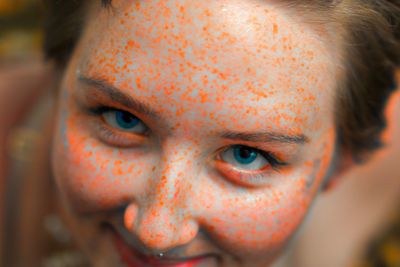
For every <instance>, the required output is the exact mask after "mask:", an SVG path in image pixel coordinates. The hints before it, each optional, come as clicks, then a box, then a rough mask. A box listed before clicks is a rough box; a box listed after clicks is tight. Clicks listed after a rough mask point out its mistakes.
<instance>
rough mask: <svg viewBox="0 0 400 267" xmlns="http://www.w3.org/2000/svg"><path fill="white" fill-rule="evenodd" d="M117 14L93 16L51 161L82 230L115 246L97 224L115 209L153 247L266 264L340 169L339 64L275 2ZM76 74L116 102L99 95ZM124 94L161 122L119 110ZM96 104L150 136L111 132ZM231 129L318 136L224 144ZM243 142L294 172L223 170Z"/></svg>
mask: <svg viewBox="0 0 400 267" xmlns="http://www.w3.org/2000/svg"><path fill="white" fill-rule="evenodd" d="M113 9H114V10H115V11H116V12H106V11H100V12H99V13H95V12H94V13H95V14H93V15H92V17H91V18H90V19H88V23H87V28H86V29H85V31H84V32H85V34H84V35H83V36H82V40H81V42H80V43H79V46H78V47H77V48H76V50H75V51H74V54H73V57H72V61H71V62H70V64H69V67H68V70H67V72H66V74H65V77H64V82H63V88H62V90H63V91H62V92H66V93H67V94H65V95H68V96H65V95H64V94H61V99H60V114H64V115H60V119H59V124H60V127H59V128H60V129H64V130H63V131H64V133H62V132H63V131H61V130H60V132H58V133H57V135H56V136H57V139H56V141H55V146H54V158H53V164H54V170H55V174H56V178H57V184H58V186H59V188H60V192H61V193H62V195H63V197H64V198H65V200H66V203H68V204H69V206H70V208H71V210H78V211H79V214H85V216H86V217H85V219H83V218H82V217H80V216H78V215H76V216H75V215H74V216H75V217H74V222H75V223H76V225H77V227H76V229H77V230H76V233H75V234H76V235H78V236H80V237H81V238H84V239H85V240H87V241H93V240H96V242H94V243H97V240H99V243H101V244H106V243H107V240H106V238H105V237H103V236H102V235H101V234H100V233H99V232H96V230H95V229H98V228H97V225H98V224H100V223H99V220H100V219H98V218H97V217H95V216H94V217H91V214H94V213H96V214H104V218H105V219H104V220H111V221H112V222H113V223H118V222H121V221H123V224H124V226H121V227H125V228H126V232H128V233H129V235H133V236H134V237H135V238H137V239H138V240H139V241H140V242H141V243H142V244H144V245H145V246H146V247H147V248H148V249H150V250H153V251H154V250H162V251H168V250H169V249H174V248H176V247H181V248H183V250H184V251H192V252H193V255H197V253H202V252H215V253H218V254H220V255H221V257H222V258H223V259H224V260H223V261H222V262H224V263H225V264H226V265H225V266H223V267H226V266H229V267H236V266H237V265H235V264H236V263H235V261H234V260H233V259H234V258H239V259H240V260H241V262H242V263H243V266H251V267H255V266H257V267H258V266H266V265H267V264H269V263H270V261H271V260H272V259H273V258H275V256H276V254H277V253H278V252H279V251H280V250H281V249H282V248H283V247H284V246H285V244H286V243H287V242H288V240H290V237H291V236H292V234H293V232H294V231H296V229H297V227H298V225H299V224H300V223H301V221H302V220H303V218H304V216H305V215H306V213H307V210H308V208H309V206H310V204H311V203H312V200H313V198H314V197H315V194H316V192H317V191H318V188H319V186H320V185H321V182H322V180H323V178H324V177H325V174H326V171H327V169H328V166H329V163H330V162H331V159H332V154H333V153H332V151H333V147H334V140H335V136H334V132H333V131H334V130H333V129H334V112H333V103H334V97H333V96H334V92H335V88H336V77H337V76H336V75H332V73H335V72H336V71H337V70H336V65H337V62H335V59H337V58H340V57H338V56H336V55H335V54H334V52H332V51H333V50H332V49H329V47H327V46H326V44H325V43H323V42H322V41H321V39H323V38H321V36H315V35H314V32H313V31H312V30H311V29H309V28H308V26H306V25H303V24H301V23H300V22H298V21H297V20H296V19H295V18H292V17H288V16H287V15H285V14H286V13H285V12H282V10H279V9H277V8H275V7H272V6H270V5H269V4H268V3H263V4H261V3H257V4H256V3H255V2H253V1H244V0H243V1H242V0H237V1H236V0H235V1H225V0H223V1H213V0H205V1H180V0H179V1H173V0H167V1H156V0H149V1H140V3H139V1H122V0H115V1H113ZM271 25H272V30H271ZM299 33H301V34H299ZM77 71H79V73H80V74H81V75H84V76H85V77H89V78H97V79H101V80H102V81H104V82H105V83H107V84H108V85H110V86H112V87H114V88H118V90H119V92H118V94H114V95H112V96H103V97H100V98H97V97H95V96H94V95H97V93H95V94H94V95H93V94H89V93H88V92H89V91H88V89H87V86H86V85H83V84H82V82H81V81H79V80H78V79H77V76H76V73H77ZM91 92H93V90H92V91H91ZM120 95H126V96H127V98H132V99H134V100H136V101H139V102H142V103H145V104H146V105H147V106H149V107H151V109H152V110H153V111H155V112H156V113H157V116H156V117H159V118H153V117H152V116H149V115H148V114H141V113H140V112H139V111H138V110H135V108H134V107H129V106H126V104H125V103H120V102H118V98H119V97H118V96H120ZM76 99H84V101H83V103H80V104H79V105H78V104H77V103H76ZM99 99H100V100H99ZM122 102H123V101H122ZM97 105H98V106H107V107H108V106H109V107H110V108H114V109H115V108H117V109H123V110H125V111H126V112H130V113H132V114H133V115H135V116H137V117H138V118H140V119H141V120H142V121H143V123H144V124H145V125H146V126H147V127H148V129H149V131H148V132H149V133H148V134H147V135H146V136H141V137H139V136H137V135H135V133H128V132H126V133H124V134H121V133H120V132H121V129H119V130H118V131H116V130H115V132H114V131H113V128H112V127H111V126H110V125H108V126H107V129H109V130H110V131H111V132H113V134H110V133H106V134H104V133H103V134H102V132H101V131H100V130H99V129H101V127H99V126H102V123H103V124H104V123H105V122H104V119H100V118H99V116H97V115H94V114H93V115H88V113H89V112H87V111H86V110H85V107H86V106H90V107H93V106H97ZM103 126H104V125H103ZM226 132H244V133H260V132H261V133H264V132H268V133H270V134H271V133H272V134H280V135H289V136H301V135H306V136H307V137H308V138H307V142H306V143H304V144H298V143H293V142H285V141H279V140H278V141H277V140H274V141H271V140H269V141H268V140H267V141H265V142H253V141H248V140H227V139H226V138H222V137H221V133H222V134H223V133H226ZM100 135H101V136H102V137H103V138H99V136H100ZM255 135H256V134H255ZM111 140H112V141H111ZM122 141H129V142H128V143H129V144H130V145H126V146H123V145H122V144H123V142H122ZM119 142H121V146H113V144H115V143H117V144H118V143H119ZM237 144H241V145H246V146H250V147H255V148H257V149H259V150H263V151H265V152H268V153H271V154H273V155H274V156H275V157H278V158H279V159H280V160H281V161H283V162H285V163H287V166H280V169H279V171H276V170H274V168H272V167H268V168H264V169H263V170H262V171H260V172H259V173H258V175H250V174H249V173H251V174H254V172H252V171H243V170H240V169H239V170H237V168H236V170H235V171H234V170H233V169H234V168H235V166H232V164H228V163H225V165H224V168H225V169H224V170H225V171H221V170H222V169H221V168H222V167H221V166H222V164H217V163H216V158H217V156H218V155H220V154H219V153H220V152H221V151H222V150H224V149H226V148H228V147H229V146H231V145H237ZM236 167H237V166H236ZM238 173H240V174H238ZM235 179H242V180H241V182H235ZM244 185H250V186H244ZM121 207H126V208H125V210H124V211H123V214H121V212H120V213H117V212H116V210H118V211H121ZM122 217H123V218H122ZM198 229H205V230H204V231H206V233H205V234H204V236H202V232H201V231H200V232H199V230H198ZM89 243H90V242H89ZM200 244H201V245H200ZM198 247H201V248H202V250H198V249H195V248H198ZM217 248H218V249H217ZM91 251H93V255H92V256H93V257H94V258H96V256H98V255H101V257H103V258H102V259H105V258H107V259H109V260H110V261H112V260H111V259H113V257H112V256H109V255H108V254H107V255H106V254H105V253H99V251H98V250H96V249H91ZM110 251H113V250H112V249H110ZM110 253H111V252H110ZM185 256H192V255H185ZM108 265H109V266H115V264H114V263H113V262H110V263H109V264H108Z"/></svg>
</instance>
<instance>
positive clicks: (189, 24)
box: [78, 0, 337, 127]
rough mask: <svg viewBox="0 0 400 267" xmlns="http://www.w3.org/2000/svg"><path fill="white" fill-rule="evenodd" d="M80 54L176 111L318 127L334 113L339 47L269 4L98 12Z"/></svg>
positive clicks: (156, 4) (126, 7) (118, 6)
mask: <svg viewBox="0 0 400 267" xmlns="http://www.w3.org/2000/svg"><path fill="white" fill-rule="evenodd" d="M79 55H80V56H79V58H80V61H79V62H78V67H79V69H80V71H81V72H82V73H85V75H89V76H96V77H99V76H100V77H101V78H102V79H104V80H107V81H108V82H109V83H111V84H113V85H114V86H117V87H119V88H121V89H122V90H124V91H126V92H127V93H128V94H131V95H134V96H135V97H138V96H140V97H142V98H143V99H144V100H145V101H148V102H149V101H150V102H151V101H152V100H154V97H155V98H157V99H158V100H159V99H160V98H162V99H164V100H166V99H168V101H165V103H164V104H165V105H169V106H170V107H171V109H174V110H173V112H176V109H177V108H178V107H181V108H182V109H185V108H186V109H187V108H193V107H195V106H198V109H197V110H199V111H200V112H201V111H202V110H203V111H204V110H207V111H213V110H215V111H218V112H220V113H223V112H226V113H232V112H234V113H235V114H237V115H243V116H245V114H249V112H250V113H254V114H256V113H257V114H259V115H263V116H269V115H271V114H274V115H276V114H278V113H282V110H284V111H286V113H288V115H290V116H295V117H297V122H300V121H302V122H303V124H304V122H306V124H309V126H311V124H313V125H314V127H315V125H316V122H317V121H318V118H319V117H321V116H320V115H321V113H322V112H324V113H325V114H332V113H333V112H332V110H331V109H332V106H333V98H334V97H333V94H334V91H335V89H336V77H337V75H336V72H337V66H336V61H335V59H337V55H336V53H335V47H334V45H330V44H329V42H328V38H325V36H318V35H317V34H316V32H315V31H314V30H313V29H312V28H311V27H310V26H309V25H306V24H304V23H301V22H300V20H299V19H296V17H295V16H292V15H290V14H289V13H287V10H285V9H284V8H282V7H277V6H274V5H273V4H270V3H268V2H267V1H265V2H264V1H255V0H233V1H232V0H229V1H225V0H222V1H216V0H204V1H184V0H178V1H177V0H175V1H172V0H168V1H114V2H113V8H112V9H109V10H104V9H101V8H100V5H98V6H94V7H93V9H92V13H91V16H90V17H89V20H88V26H87V28H86V32H85V34H84V37H83V38H82V40H81V44H80V48H79ZM162 111H163V112H164V110H162ZM168 111H170V110H168ZM198 115H199V114H196V116H198ZM295 121H296V120H292V122H293V123H295ZM303 126H304V125H303ZM318 127H320V126H318Z"/></svg>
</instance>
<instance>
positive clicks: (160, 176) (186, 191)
mask: <svg viewBox="0 0 400 267" xmlns="http://www.w3.org/2000/svg"><path fill="white" fill-rule="evenodd" d="M190 150H191V148H190V147H187V146H185V147H184V146H182V145H179V144H176V143H175V144H172V143H171V144H169V145H165V146H164V147H163V152H162V157H161V159H160V163H159V166H158V167H157V168H156V169H155V171H154V172H153V177H151V178H150V179H149V184H148V188H149V190H148V191H147V193H146V194H145V195H144V196H143V199H142V201H140V202H141V203H139V207H138V209H139V214H138V216H137V218H136V221H135V232H136V234H137V236H138V237H139V239H141V241H142V242H143V243H144V244H145V245H146V246H148V247H150V248H153V249H158V250H166V249H170V248H173V247H175V246H179V245H183V244H185V243H187V242H189V241H190V240H191V239H193V238H194V237H195V236H196V234H197V224H196V222H195V220H194V218H193V214H192V211H191V207H190V196H191V195H192V194H191V193H190V192H191V190H192V185H191V184H192V181H191V180H192V179H193V177H191V174H193V172H190V171H189V170H190V169H191V168H192V166H191V165H193V159H191V157H193V156H191V155H193V153H191V151H190Z"/></svg>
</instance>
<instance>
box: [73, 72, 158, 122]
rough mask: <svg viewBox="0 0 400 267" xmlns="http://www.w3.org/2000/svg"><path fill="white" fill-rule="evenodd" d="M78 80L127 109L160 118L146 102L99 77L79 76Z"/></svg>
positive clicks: (156, 118) (155, 118)
mask: <svg viewBox="0 0 400 267" xmlns="http://www.w3.org/2000/svg"><path fill="white" fill-rule="evenodd" d="M78 80H79V81H80V82H82V83H84V84H86V85H87V86H90V87H95V88H96V89H98V90H99V91H101V92H102V93H103V94H105V95H107V96H108V97H110V98H111V99H112V100H113V101H115V102H118V103H120V104H122V105H124V106H125V107H127V108H129V109H133V110H135V111H137V112H139V113H141V114H144V115H146V116H149V117H151V118H152V119H154V120H160V118H161V115H160V114H159V113H158V112H156V111H155V110H154V109H152V108H151V107H150V106H149V105H148V104H146V103H143V102H140V101H139V100H136V99H134V98H132V97H131V96H129V95H126V94H124V93H123V92H122V91H121V90H120V89H118V88H116V87H114V86H113V85H110V84H108V83H107V81H105V80H103V79H99V78H88V77H85V76H81V75H80V76H79V77H78Z"/></svg>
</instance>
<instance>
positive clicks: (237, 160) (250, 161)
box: [221, 145, 270, 170]
mask: <svg viewBox="0 0 400 267" xmlns="http://www.w3.org/2000/svg"><path fill="white" fill-rule="evenodd" d="M221 158H222V160H224V161H225V162H227V163H229V164H231V165H233V166H235V167H237V168H240V169H244V170H260V169H262V168H264V167H265V166H267V165H268V164H270V163H269V161H268V159H266V158H265V157H264V156H263V155H262V154H261V153H260V151H259V150H257V149H254V148H251V147H248V146H243V145H235V146H232V147H230V148H228V149H226V150H225V151H223V152H222V154H221Z"/></svg>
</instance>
